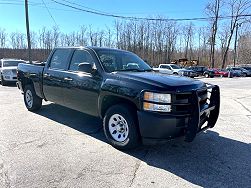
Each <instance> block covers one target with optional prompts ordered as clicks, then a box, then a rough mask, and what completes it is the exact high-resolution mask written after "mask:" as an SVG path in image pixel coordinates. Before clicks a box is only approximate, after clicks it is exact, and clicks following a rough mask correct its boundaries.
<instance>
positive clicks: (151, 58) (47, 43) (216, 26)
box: [0, 0, 251, 68]
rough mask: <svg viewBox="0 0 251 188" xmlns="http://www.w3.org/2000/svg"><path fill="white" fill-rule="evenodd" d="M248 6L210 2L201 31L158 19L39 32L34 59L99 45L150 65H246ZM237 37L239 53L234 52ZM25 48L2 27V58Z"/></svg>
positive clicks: (228, 0) (20, 37) (243, 0)
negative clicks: (55, 51)
mask: <svg viewBox="0 0 251 188" xmlns="http://www.w3.org/2000/svg"><path fill="white" fill-rule="evenodd" d="M250 6H251V2H250V1H249V0H211V1H209V2H208V4H207V5H206V6H205V12H206V14H207V16H208V20H207V25H206V26H201V27H198V26H195V25H194V23H193V22H187V23H184V22H182V23H180V22H177V21H166V20H164V19H161V18H162V17H158V18H160V19H158V20H156V21H148V20H143V21H136V20H129V21H128V20H127V21H126V20H116V21H115V22H114V25H113V26H112V27H106V28H104V29H102V30H94V29H93V28H92V26H86V25H82V26H81V27H80V28H79V30H78V31H72V32H70V33H64V32H62V31H60V28H59V27H57V26H54V27H52V28H46V27H43V28H42V29H40V30H39V31H32V32H31V47H32V49H33V51H32V58H33V60H39V61H44V60H46V58H47V56H48V54H49V52H50V51H51V50H52V49H53V48H54V47H57V46H99V47H110V48H119V49H124V50H128V51H132V52H134V53H136V54H138V55H139V56H140V57H141V58H142V59H144V60H146V61H147V62H148V63H149V64H151V65H152V66H156V65H158V64H159V63H170V62H175V61H176V62H177V61H179V60H181V59H183V60H187V61H188V62H193V61H196V62H197V63H198V64H199V65H205V66H208V67H222V68H224V67H225V66H226V65H228V64H232V63H233V59H234V57H237V60H238V61H237V62H238V63H250V62H251V61H250V60H251V58H250V55H251V50H250V49H251V47H250V46H251V45H250V44H251V30H250V27H249V25H250V17H249V16H244V15H248V14H249V9H250V8H249V7H250ZM223 15H228V16H229V17H223ZM223 18H224V19H223ZM236 29H239V32H238V33H237V32H236ZM235 33H237V38H238V40H237V43H236V44H237V48H236V49H238V50H237V53H235V51H234V50H233V49H234V42H235ZM25 49H27V41H26V35H25V33H22V32H11V33H7V32H6V30H5V29H4V28H0V58H3V57H16V58H23V56H24V55H25V54H27V53H26V52H25V53H24V50H25ZM23 59H24V58H23ZM26 59H27V58H26Z"/></svg>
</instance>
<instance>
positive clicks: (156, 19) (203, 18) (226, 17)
mask: <svg viewBox="0 0 251 188" xmlns="http://www.w3.org/2000/svg"><path fill="white" fill-rule="evenodd" d="M51 1H53V2H55V3H57V4H60V5H62V6H65V7H69V8H72V9H75V10H79V11H83V12H87V13H91V14H96V15H100V16H106V17H113V18H120V19H127V20H146V21H209V20H212V19H214V18H215V17H201V18H145V17H133V16H122V15H116V14H111V13H106V12H101V11H98V10H95V9H91V8H88V7H85V8H86V9H83V8H79V7H84V6H82V5H79V4H77V3H71V2H69V1H67V0H63V1H65V2H68V3H69V4H65V3H62V2H58V1H56V0H51ZM74 5H77V6H79V7H76V6H74ZM87 9H89V10H87ZM236 16H238V17H251V14H244V15H243V14H242V15H235V16H219V17H218V19H221V20H222V19H231V18H233V17H236Z"/></svg>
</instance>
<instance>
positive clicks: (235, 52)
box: [234, 23, 241, 67]
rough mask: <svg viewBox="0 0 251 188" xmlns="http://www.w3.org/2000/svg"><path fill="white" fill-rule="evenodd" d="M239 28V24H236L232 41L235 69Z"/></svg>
mask: <svg viewBox="0 0 251 188" xmlns="http://www.w3.org/2000/svg"><path fill="white" fill-rule="evenodd" d="M239 27H241V24H239V23H237V24H236V29H235V40H234V67H235V64H236V59H237V38H238V28H239Z"/></svg>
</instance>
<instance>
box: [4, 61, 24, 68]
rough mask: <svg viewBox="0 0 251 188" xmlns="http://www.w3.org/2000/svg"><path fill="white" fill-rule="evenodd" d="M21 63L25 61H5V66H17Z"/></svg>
mask: <svg viewBox="0 0 251 188" xmlns="http://www.w3.org/2000/svg"><path fill="white" fill-rule="evenodd" d="M19 63H23V61H3V66H4V67H17V66H18V64H19Z"/></svg>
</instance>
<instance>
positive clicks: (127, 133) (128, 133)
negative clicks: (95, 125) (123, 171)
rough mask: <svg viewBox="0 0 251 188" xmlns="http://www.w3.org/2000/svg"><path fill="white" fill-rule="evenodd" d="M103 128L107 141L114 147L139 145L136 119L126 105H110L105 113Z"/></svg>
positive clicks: (128, 147)
mask: <svg viewBox="0 0 251 188" xmlns="http://www.w3.org/2000/svg"><path fill="white" fill-rule="evenodd" d="M103 128H104V132H105V136H106V138H107V140H108V142H109V143H110V144H111V145H112V146H113V147H115V148H118V149H121V150H125V149H132V148H135V147H136V146H138V145H139V138H140V137H139V132H138V126H137V120H136V117H135V114H134V113H133V109H132V108H131V107H129V106H128V105H124V104H120V105H114V106H112V107H110V108H109V109H108V110H107V112H106V113H105V117H104V120H103Z"/></svg>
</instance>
